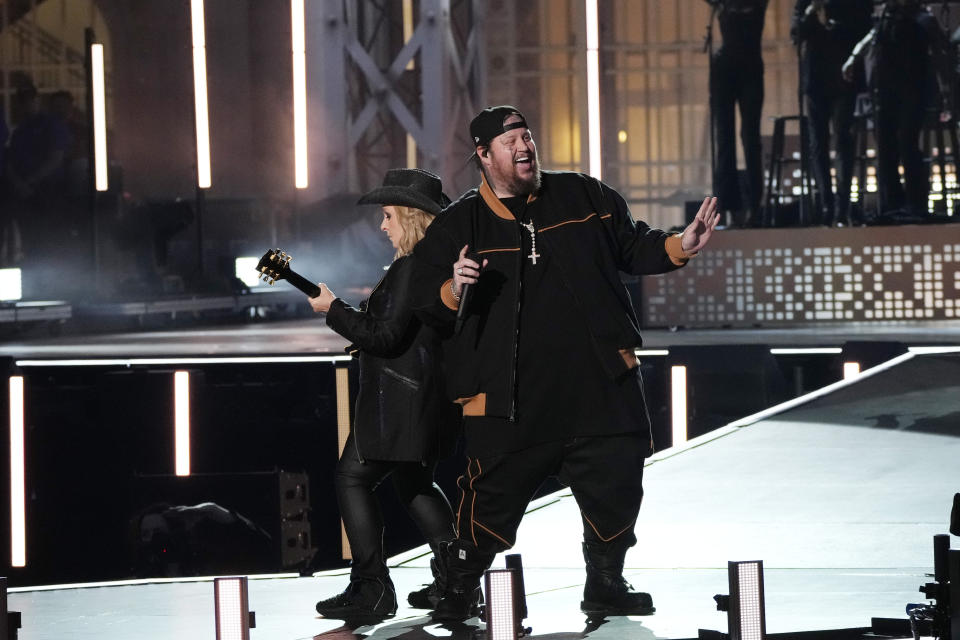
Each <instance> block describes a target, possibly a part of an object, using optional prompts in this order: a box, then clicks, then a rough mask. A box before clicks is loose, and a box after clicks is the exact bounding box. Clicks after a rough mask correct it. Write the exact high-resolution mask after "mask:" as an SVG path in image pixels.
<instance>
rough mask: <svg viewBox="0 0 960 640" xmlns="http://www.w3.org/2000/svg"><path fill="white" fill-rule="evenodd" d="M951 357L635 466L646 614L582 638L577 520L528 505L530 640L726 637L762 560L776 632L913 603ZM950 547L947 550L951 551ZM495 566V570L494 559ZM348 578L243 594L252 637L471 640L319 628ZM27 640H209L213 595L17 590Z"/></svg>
mask: <svg viewBox="0 0 960 640" xmlns="http://www.w3.org/2000/svg"><path fill="white" fill-rule="evenodd" d="M958 391H960V356H958V355H956V354H952V355H915V356H909V357H906V358H900V360H899V363H898V364H896V365H894V366H891V367H889V368H877V369H875V370H870V371H868V372H866V373H864V374H863V375H861V376H860V377H859V378H856V379H854V380H851V381H847V382H841V383H838V384H836V385H833V386H832V387H831V388H830V389H829V392H828V393H818V394H811V396H810V397H808V398H805V399H804V401H801V402H797V401H792V402H791V403H790V406H789V408H781V409H780V410H775V411H772V412H770V413H768V414H764V415H762V416H757V417H753V418H750V419H744V420H741V421H738V422H737V423H734V424H732V425H729V426H727V427H723V428H721V429H719V430H717V431H714V432H712V433H710V434H707V435H705V436H702V437H701V438H699V439H697V440H693V441H691V442H689V443H687V444H686V445H684V446H681V447H678V448H674V449H667V450H664V451H663V452H660V453H658V454H656V455H654V456H653V457H652V458H651V459H650V460H649V461H648V463H647V467H646V469H645V472H644V473H645V479H644V485H645V487H646V493H645V498H644V507H643V509H642V510H641V515H640V520H639V522H638V524H637V528H636V530H637V536H638V538H639V543H638V544H637V546H636V547H634V548H633V549H631V551H630V553H629V554H628V555H627V569H626V571H625V575H626V577H627V579H628V580H630V582H631V583H633V585H634V586H635V587H637V588H638V589H642V590H645V591H649V592H650V593H651V594H652V595H653V598H654V603H655V605H656V606H657V613H656V614H655V615H652V616H648V617H643V618H633V617H631V618H626V617H619V618H617V617H614V618H610V619H608V620H607V621H606V622H605V623H604V624H602V625H600V626H599V627H596V628H592V627H588V625H587V623H586V621H585V619H584V616H583V614H581V613H580V612H579V610H578V607H579V601H580V597H581V590H582V588H583V580H584V574H583V562H582V558H581V555H580V545H579V541H580V517H579V512H578V510H577V508H576V504H575V502H574V500H573V498H572V496H571V495H570V493H569V491H560V492H558V493H555V494H552V495H550V496H546V497H544V498H541V499H539V500H538V501H537V502H536V503H534V504H532V505H531V509H530V510H529V511H528V514H527V516H526V517H525V519H524V522H523V524H522V525H521V528H520V531H519V535H518V540H517V545H516V547H515V548H514V549H513V550H512V552H514V553H520V554H521V555H522V558H523V564H524V568H525V571H524V578H525V582H526V590H527V602H528V608H529V616H528V618H527V620H526V624H527V625H528V626H531V627H532V628H533V634H532V636H531V637H532V638H543V639H547V638H549V639H551V640H558V639H566V638H571V639H572V638H610V639H613V638H616V639H624V638H651V639H652V638H693V637H696V636H697V630H698V629H701V628H704V629H715V630H719V631H724V632H725V631H726V630H727V629H726V619H725V614H722V613H719V612H717V611H716V608H715V603H714V601H713V596H714V595H715V594H725V593H728V587H727V571H726V566H727V562H728V561H730V560H763V562H764V581H765V592H766V620H767V631H768V632H769V633H781V632H795V631H807V630H822V629H840V628H854V627H868V626H870V621H871V618H872V617H884V618H900V619H905V618H906V615H905V612H904V607H905V605H906V604H907V603H913V602H924V597H923V595H922V594H920V593H919V592H918V589H919V587H920V586H921V585H922V584H924V583H926V582H929V581H931V580H932V579H931V578H930V577H928V576H927V575H926V574H929V573H932V567H933V536H934V535H935V534H940V533H946V531H947V528H948V525H949V515H950V508H951V504H952V499H953V494H954V493H955V492H957V491H958V490H960V478H958V474H957V466H956V461H957V460H958V459H960V424H958V422H957V420H956V416H958V415H960V392H958ZM953 543H954V544H953V546H954V547H956V546H957V544H956V543H957V541H956V540H953ZM391 565H392V566H393V567H394V568H393V570H392V575H393V579H394V582H395V584H396V586H397V591H398V593H399V594H401V598H403V597H404V596H405V594H406V593H407V592H409V591H411V590H413V589H416V588H418V587H419V585H420V584H421V583H425V582H427V581H429V579H430V574H429V569H428V557H427V555H426V549H425V548H420V549H416V550H414V551H412V552H409V553H407V554H404V555H403V556H399V557H397V558H394V559H392V561H391ZM495 566H502V559H499V560H498V561H497V562H496V564H495ZM346 574H347V572H346V571H345V570H343V571H335V572H326V573H323V574H317V575H315V576H313V577H307V578H297V577H273V578H264V579H256V580H252V581H251V583H250V606H251V609H252V610H254V611H256V615H257V627H256V629H255V630H253V631H252V632H251V637H252V638H255V639H257V640H301V639H308V638H384V639H385V638H405V639H408V640H413V639H419V638H433V637H459V638H468V637H469V636H470V631H471V630H472V628H473V627H475V625H476V621H475V620H474V621H472V622H471V623H470V624H469V625H468V628H466V629H461V630H459V631H451V630H448V629H443V628H439V627H437V626H436V625H432V624H431V623H430V621H429V619H428V618H426V617H424V616H423V615H422V614H423V613H424V612H422V611H415V610H411V609H409V608H406V607H402V608H401V609H400V610H399V611H398V614H397V616H396V617H395V618H394V619H392V620H389V621H387V622H385V623H383V624H381V625H378V626H375V627H361V628H357V629H354V630H350V629H345V628H343V627H342V625H341V623H340V622H339V621H334V620H324V619H321V618H319V617H317V615H316V614H315V613H314V610H313V605H314V603H315V602H316V601H317V600H318V599H321V598H324V597H328V596H329V595H331V594H334V593H336V592H338V591H339V590H341V589H342V588H343V587H344V586H345V584H346ZM11 591H12V593H11V594H10V598H9V607H10V609H12V610H16V611H20V612H22V614H23V629H22V630H21V634H20V637H21V638H22V639H24V640H41V639H43V640H47V639H50V640H53V639H57V640H61V639H62V638H71V639H72V640H88V639H89V640H93V639H94V638H95V639H96V640H120V639H124V640H127V639H129V638H138V639H141V640H160V639H161V638H163V639H169V638H177V637H179V638H191V639H192V638H213V637H214V618H213V611H214V609H213V585H212V583H211V582H209V581H193V582H165V583H151V584H127V585H119V584H117V585H102V586H93V587H87V588H77V587H71V586H64V587H62V588H56V589H46V590H43V589H14V590H11Z"/></svg>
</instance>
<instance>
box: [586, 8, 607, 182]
mask: <svg viewBox="0 0 960 640" xmlns="http://www.w3.org/2000/svg"><path fill="white" fill-rule="evenodd" d="M585 6H586V15H587V21H586V24H587V29H586V31H587V137H588V147H587V148H588V150H589V151H588V152H587V153H588V155H589V158H588V160H589V163H590V175H592V176H593V177H594V178H596V179H597V180H600V179H601V178H602V177H603V176H602V175H601V173H602V165H603V163H602V162H601V160H600V25H599V19H598V17H597V0H586V5H585Z"/></svg>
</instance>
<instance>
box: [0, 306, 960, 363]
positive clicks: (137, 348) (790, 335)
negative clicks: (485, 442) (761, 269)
mask: <svg viewBox="0 0 960 640" xmlns="http://www.w3.org/2000/svg"><path fill="white" fill-rule="evenodd" d="M642 334H643V343H644V344H643V346H644V348H645V349H668V348H669V347H671V346H681V345H724V344H725V345H740V344H766V345H769V346H770V347H780V348H793V347H839V346H842V345H843V343H845V342H847V341H849V340H876V341H894V342H902V343H903V344H906V345H907V346H916V345H935V346H945V345H960V320H955V321H924V322H920V321H916V322H889V323H888V322H869V323H868V322H862V323H857V322H850V323H843V324H822V325H815V326H811V325H807V326H803V327H793V328H782V327H777V328H762V327H758V328H752V329H678V330H675V331H671V330H667V329H646V330H644V331H642ZM345 346H347V341H346V340H345V339H343V338H342V337H340V336H339V335H337V334H336V333H334V332H333V331H331V330H330V329H328V328H327V326H326V324H324V322H323V319H322V318H321V317H319V316H318V317H316V318H307V319H302V320H283V321H275V322H250V323H247V324H233V325H227V326H213V327H206V328H178V329H170V330H165V331H140V332H128V333H103V334H91V335H84V336H76V335H71V336H62V337H45V338H29V339H16V338H12V339H7V340H6V341H5V342H3V343H0V355H7V356H12V357H15V358H134V357H138V358H139V357H154V358H155V357H178V356H183V357H205V356H278V355H300V356H302V355H343V348H344V347H345Z"/></svg>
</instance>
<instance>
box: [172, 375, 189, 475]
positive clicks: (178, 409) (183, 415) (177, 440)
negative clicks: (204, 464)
mask: <svg viewBox="0 0 960 640" xmlns="http://www.w3.org/2000/svg"><path fill="white" fill-rule="evenodd" d="M173 423H174V426H173V433H174V438H173V439H174V468H175V470H176V471H175V473H176V474H177V475H178V476H188V475H190V372H189V371H177V372H175V373H174V374H173Z"/></svg>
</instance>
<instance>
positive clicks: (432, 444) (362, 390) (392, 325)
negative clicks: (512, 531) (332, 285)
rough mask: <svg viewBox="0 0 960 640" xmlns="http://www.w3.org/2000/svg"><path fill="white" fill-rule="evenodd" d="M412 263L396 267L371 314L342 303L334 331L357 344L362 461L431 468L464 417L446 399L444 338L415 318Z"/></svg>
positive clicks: (335, 306) (357, 430)
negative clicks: (443, 362)
mask: <svg viewBox="0 0 960 640" xmlns="http://www.w3.org/2000/svg"><path fill="white" fill-rule="evenodd" d="M413 274H414V264H413V258H411V257H410V256H401V257H399V258H397V259H396V260H394V261H393V264H391V265H390V268H389V269H388V270H387V273H386V275H384V276H383V279H382V280H381V281H380V283H379V284H377V286H376V287H374V289H373V292H372V293H371V294H370V298H369V299H368V300H367V303H366V306H365V308H363V305H361V308H362V309H363V310H361V309H354V308H353V307H351V306H349V305H348V304H347V303H345V302H344V301H343V300H341V299H340V298H337V299H336V300H334V301H333V303H332V304H331V305H330V310H329V311H328V312H327V326H329V327H330V328H331V329H333V330H334V331H336V332H337V333H339V334H340V335H341V336H343V337H345V338H347V339H348V340H350V341H352V342H353V344H352V345H351V346H350V347H348V350H349V351H351V353H353V354H355V355H358V359H359V363H360V387H359V390H358V392H357V401H356V407H355V412H354V421H353V435H354V438H355V440H356V444H357V451H358V452H359V455H360V456H361V460H362V459H366V458H369V459H371V460H398V461H419V462H423V463H430V462H433V461H435V460H438V459H439V458H441V457H445V456H447V455H450V453H452V451H453V446H454V444H455V443H456V439H457V436H458V434H459V424H460V409H459V408H458V407H457V406H456V405H454V404H452V403H450V402H449V401H448V400H447V398H446V394H445V393H444V391H443V383H444V379H443V375H442V374H441V364H442V363H441V355H440V351H441V345H440V335H439V334H438V333H437V330H436V329H435V328H433V327H431V326H428V325H424V324H423V323H422V322H421V321H420V319H419V318H417V316H416V315H415V314H414V312H413V304H412V301H413V298H412V295H411V293H412V280H413Z"/></svg>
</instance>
